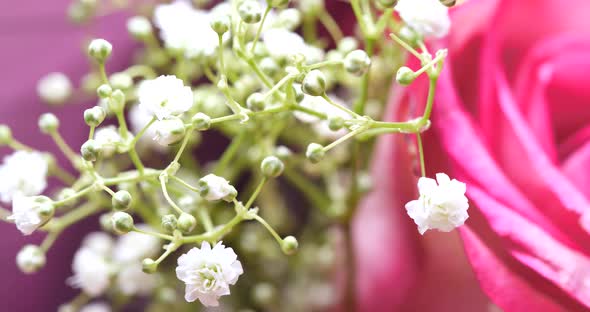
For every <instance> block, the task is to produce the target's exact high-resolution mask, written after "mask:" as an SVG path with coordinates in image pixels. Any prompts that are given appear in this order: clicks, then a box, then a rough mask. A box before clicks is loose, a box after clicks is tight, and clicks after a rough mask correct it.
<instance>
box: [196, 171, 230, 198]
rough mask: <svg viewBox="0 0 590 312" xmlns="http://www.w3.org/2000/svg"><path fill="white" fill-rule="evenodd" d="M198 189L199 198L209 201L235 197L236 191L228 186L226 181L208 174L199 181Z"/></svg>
mask: <svg viewBox="0 0 590 312" xmlns="http://www.w3.org/2000/svg"><path fill="white" fill-rule="evenodd" d="M199 188H200V190H201V192H200V193H201V196H202V197H203V198H204V199H206V200H210V201H215V200H220V199H224V200H225V199H228V197H235V194H236V193H237V191H236V189H235V188H234V187H233V186H231V184H229V181H227V180H226V179H224V178H222V177H220V176H216V175H214V174H212V173H211V174H208V175H206V176H204V177H202V178H201V179H200V180H199Z"/></svg>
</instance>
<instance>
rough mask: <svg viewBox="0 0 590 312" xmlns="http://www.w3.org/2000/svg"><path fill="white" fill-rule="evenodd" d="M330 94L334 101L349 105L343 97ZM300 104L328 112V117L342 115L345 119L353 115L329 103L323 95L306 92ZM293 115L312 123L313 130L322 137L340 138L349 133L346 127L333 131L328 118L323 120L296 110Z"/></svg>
mask: <svg viewBox="0 0 590 312" xmlns="http://www.w3.org/2000/svg"><path fill="white" fill-rule="evenodd" d="M328 96H329V97H330V99H332V101H333V102H334V103H336V104H340V105H342V106H348V105H346V103H345V102H344V101H343V100H342V99H340V98H338V97H336V96H334V95H328ZM299 105H300V106H302V107H305V108H309V109H313V110H315V111H318V112H320V113H324V114H326V116H328V118H330V117H332V118H333V117H340V118H342V119H344V120H347V119H351V116H350V115H349V114H348V113H346V112H345V111H343V110H341V109H339V108H337V107H335V106H333V105H331V104H330V103H328V101H326V99H324V98H323V97H321V96H311V95H307V94H304V95H303V99H302V100H301V102H300V103H299ZM293 115H294V116H295V118H297V119H298V120H299V121H301V122H304V123H309V124H311V125H312V127H313V130H314V131H315V132H316V133H317V134H318V135H320V136H321V137H322V138H326V139H338V138H340V137H342V136H343V135H345V134H346V133H347V131H346V129H340V130H337V131H332V130H331V129H330V122H329V121H328V120H321V119H319V118H318V117H316V116H313V115H310V114H307V113H305V112H300V111H295V112H293Z"/></svg>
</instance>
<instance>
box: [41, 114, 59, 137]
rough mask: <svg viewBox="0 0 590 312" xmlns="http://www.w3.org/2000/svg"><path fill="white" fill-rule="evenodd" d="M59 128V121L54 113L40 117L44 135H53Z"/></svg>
mask: <svg viewBox="0 0 590 312" xmlns="http://www.w3.org/2000/svg"><path fill="white" fill-rule="evenodd" d="M57 128H59V119H57V117H56V116H55V115H54V114H52V113H45V114H43V115H41V117H39V129H41V132H43V133H52V132H54V131H56V130H57Z"/></svg>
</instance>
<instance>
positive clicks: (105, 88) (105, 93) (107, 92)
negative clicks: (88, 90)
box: [96, 84, 113, 99]
mask: <svg viewBox="0 0 590 312" xmlns="http://www.w3.org/2000/svg"><path fill="white" fill-rule="evenodd" d="M111 93H113V88H111V86H109V85H108V84H102V85H100V86H99V87H98V89H96V94H97V95H98V97H99V98H101V99H106V98H108V97H109V96H111Z"/></svg>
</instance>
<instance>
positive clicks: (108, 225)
mask: <svg viewBox="0 0 590 312" xmlns="http://www.w3.org/2000/svg"><path fill="white" fill-rule="evenodd" d="M112 216H113V214H112V213H103V214H101V215H100V217H99V218H98V223H99V224H100V228H101V229H102V230H103V231H105V232H112V231H113V222H112V221H111V218H112Z"/></svg>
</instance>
